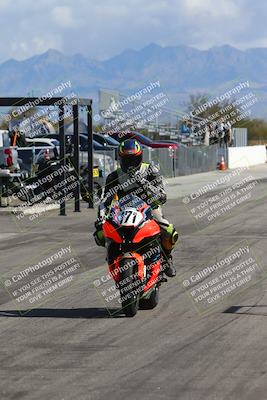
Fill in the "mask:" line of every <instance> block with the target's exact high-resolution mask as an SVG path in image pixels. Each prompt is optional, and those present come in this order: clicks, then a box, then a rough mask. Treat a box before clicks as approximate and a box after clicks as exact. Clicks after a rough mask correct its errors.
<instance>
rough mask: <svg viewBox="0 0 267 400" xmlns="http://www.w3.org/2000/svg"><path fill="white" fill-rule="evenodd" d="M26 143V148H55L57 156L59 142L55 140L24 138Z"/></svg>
mask: <svg viewBox="0 0 267 400" xmlns="http://www.w3.org/2000/svg"><path fill="white" fill-rule="evenodd" d="M26 143H27V146H28V147H33V146H34V147H47V148H52V149H53V148H54V147H56V149H57V151H58V154H59V141H58V140H57V139H52V138H34V139H30V138H26Z"/></svg>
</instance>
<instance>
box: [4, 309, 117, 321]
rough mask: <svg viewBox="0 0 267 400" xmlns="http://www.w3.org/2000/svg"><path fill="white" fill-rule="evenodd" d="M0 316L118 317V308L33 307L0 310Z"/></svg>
mask: <svg viewBox="0 0 267 400" xmlns="http://www.w3.org/2000/svg"><path fill="white" fill-rule="evenodd" d="M0 317H20V318H23V317H26V318H84V319H87V318H89V319H90V318H92V319H94V318H118V317H119V318H120V317H122V314H121V310H120V309H118V308H117V309H109V311H108V310H107V309H106V308H69V309H66V308H35V309H33V310H6V311H4V310H0Z"/></svg>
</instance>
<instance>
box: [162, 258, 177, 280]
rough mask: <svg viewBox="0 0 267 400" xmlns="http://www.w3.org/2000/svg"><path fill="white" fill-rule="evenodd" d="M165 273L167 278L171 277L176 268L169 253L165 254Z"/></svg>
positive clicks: (174, 273) (174, 274)
mask: <svg viewBox="0 0 267 400" xmlns="http://www.w3.org/2000/svg"><path fill="white" fill-rule="evenodd" d="M164 273H165V275H167V276H168V277H169V278H173V277H174V276H176V268H175V266H174V264H173V260H172V256H171V254H169V255H168V256H167V259H166V261H165V269H164Z"/></svg>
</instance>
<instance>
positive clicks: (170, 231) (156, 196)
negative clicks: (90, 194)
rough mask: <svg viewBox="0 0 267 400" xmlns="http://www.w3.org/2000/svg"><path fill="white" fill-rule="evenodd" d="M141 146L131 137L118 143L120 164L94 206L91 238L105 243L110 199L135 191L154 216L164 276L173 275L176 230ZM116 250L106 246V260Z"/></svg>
mask: <svg viewBox="0 0 267 400" xmlns="http://www.w3.org/2000/svg"><path fill="white" fill-rule="evenodd" d="M142 159H143V150H142V147H141V145H140V143H139V142H138V141H137V140H135V139H128V140H125V141H123V142H122V143H121V144H120V146H119V160H120V168H118V169H117V170H115V171H114V172H112V173H111V174H109V175H108V176H107V179H106V184H105V189H104V193H103V196H102V198H101V203H100V206H99V210H98V219H97V221H96V223H95V226H96V232H95V233H94V237H95V241H96V243H97V244H98V245H99V246H105V238H104V233H103V229H102V224H103V220H104V217H105V215H106V213H107V212H108V209H109V206H110V204H111V202H112V200H113V199H114V194H116V195H117V196H118V198H119V199H120V198H122V197H125V196H127V194H129V193H131V194H135V193H136V195H137V196H138V197H140V198H142V199H143V200H144V201H145V202H146V203H147V204H149V205H151V207H152V209H153V210H152V213H153V217H154V219H155V220H156V221H157V223H158V224H159V226H160V229H161V247H162V250H163V253H164V255H165V258H166V261H167V263H165V268H164V272H165V274H166V275H167V276H168V277H174V276H175V275H176V270H175V267H174V265H173V262H172V256H171V251H172V249H173V248H174V245H175V243H176V241H177V240H178V233H177V231H176V230H175V228H174V226H173V224H170V223H169V221H168V220H167V219H165V218H164V216H163V214H162V209H161V205H162V204H164V203H165V202H166V200H167V196H166V193H165V190H164V186H163V182H162V177H161V175H160V174H159V170H158V168H157V167H156V166H154V165H151V164H148V163H143V162H142ZM115 253H116V250H115V251H114V248H112V246H110V248H108V262H109V263H112V262H113V261H114V259H115V258H116V256H117V254H115Z"/></svg>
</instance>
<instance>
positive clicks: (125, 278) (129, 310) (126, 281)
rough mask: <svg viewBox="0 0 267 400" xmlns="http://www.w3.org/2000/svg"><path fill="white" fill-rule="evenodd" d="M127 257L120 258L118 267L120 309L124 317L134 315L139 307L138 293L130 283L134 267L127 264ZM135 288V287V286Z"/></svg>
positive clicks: (132, 279) (132, 278)
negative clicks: (119, 271)
mask: <svg viewBox="0 0 267 400" xmlns="http://www.w3.org/2000/svg"><path fill="white" fill-rule="evenodd" d="M127 263H129V259H128V260H127V259H125V260H122V261H121V263H120V267H121V269H122V272H121V274H120V275H121V282H120V295H121V305H122V311H123V312H124V314H125V315H126V317H134V316H135V315H136V313H137V311H138V307H139V294H136V293H134V291H133V289H132V287H131V285H132V284H134V282H135V280H134V277H133V275H134V269H133V267H132V266H129V265H127ZM135 288H136V289H137V287H135Z"/></svg>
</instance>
